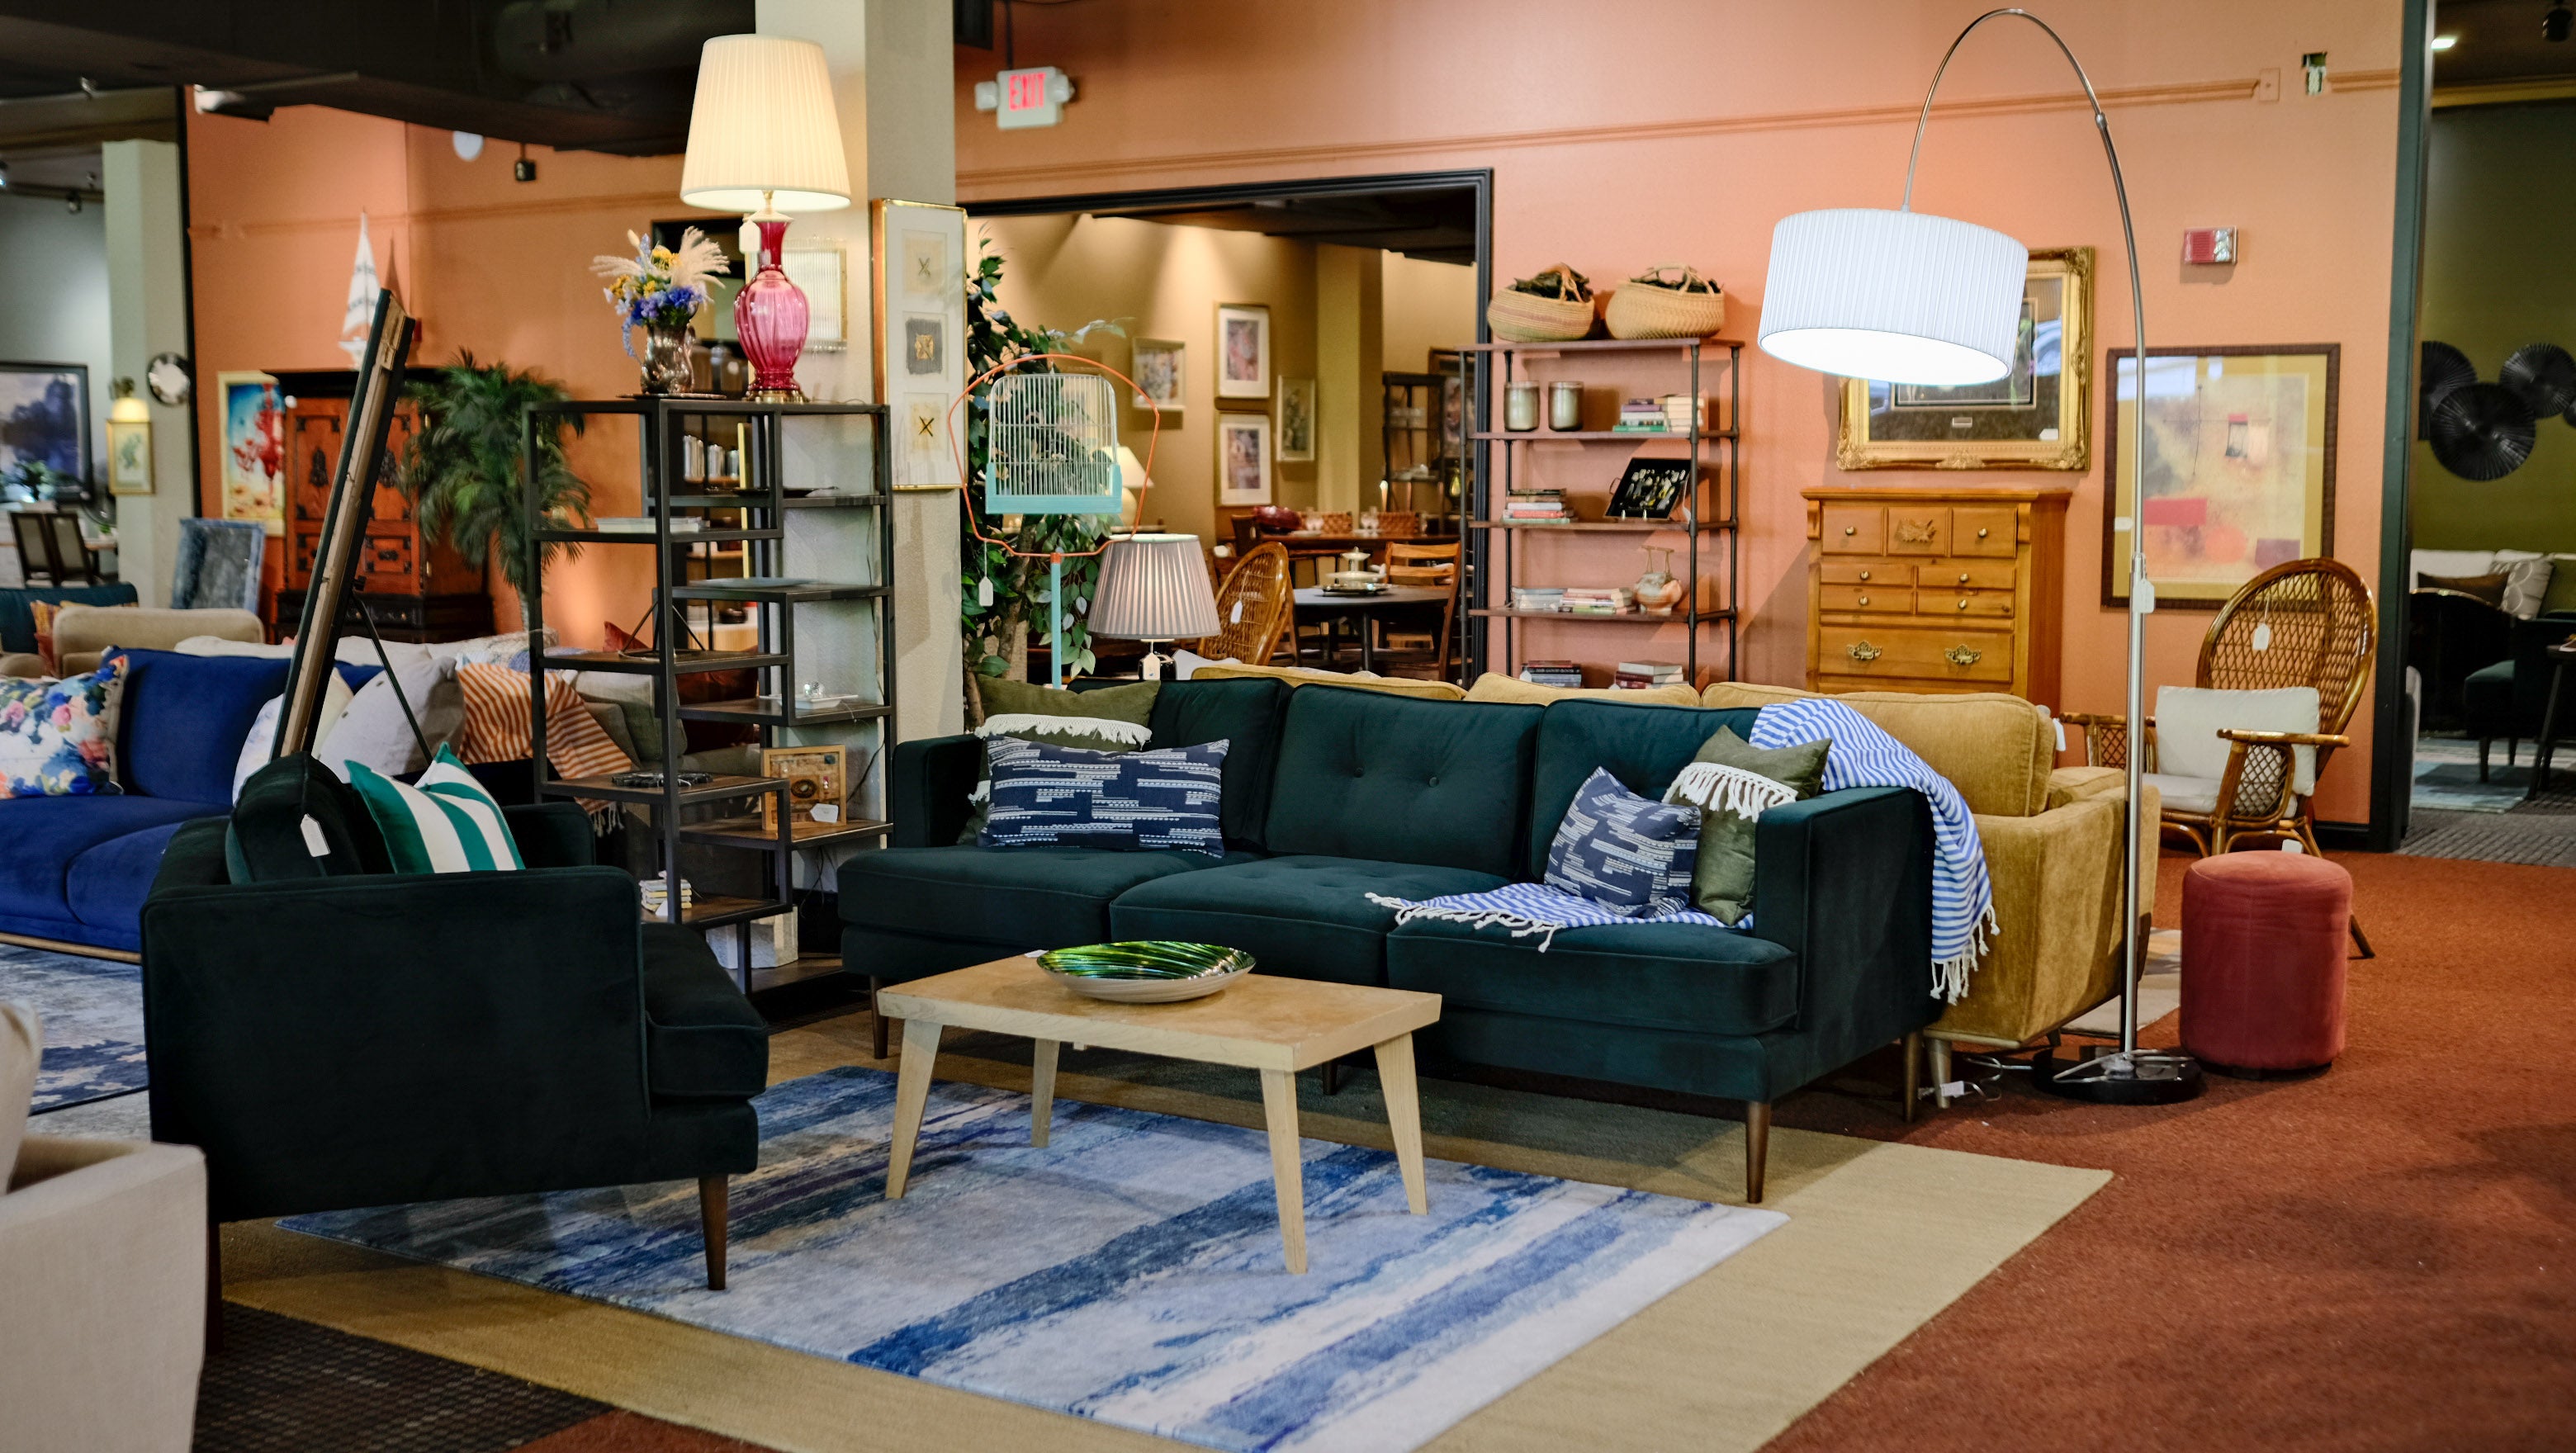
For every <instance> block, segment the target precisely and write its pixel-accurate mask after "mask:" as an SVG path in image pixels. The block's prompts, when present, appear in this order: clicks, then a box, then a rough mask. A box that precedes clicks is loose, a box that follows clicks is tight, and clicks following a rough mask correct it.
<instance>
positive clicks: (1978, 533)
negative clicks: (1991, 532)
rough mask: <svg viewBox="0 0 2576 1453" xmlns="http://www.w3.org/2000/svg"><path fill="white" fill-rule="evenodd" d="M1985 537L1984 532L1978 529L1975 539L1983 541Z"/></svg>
mask: <svg viewBox="0 0 2576 1453" xmlns="http://www.w3.org/2000/svg"><path fill="white" fill-rule="evenodd" d="M1985 537H1986V532H1985V531H1984V530H1983V529H1982V528H1980V529H1979V530H1978V531H1977V538H1978V539H1980V540H1982V539H1984V538H1985Z"/></svg>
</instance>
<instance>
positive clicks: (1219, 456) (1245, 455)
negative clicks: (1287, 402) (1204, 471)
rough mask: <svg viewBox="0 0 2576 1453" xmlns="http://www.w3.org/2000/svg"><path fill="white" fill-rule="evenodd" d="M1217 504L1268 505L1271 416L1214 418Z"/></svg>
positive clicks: (1220, 415)
mask: <svg viewBox="0 0 2576 1453" xmlns="http://www.w3.org/2000/svg"><path fill="white" fill-rule="evenodd" d="M1216 502H1217V503H1218V504H1219V505H1224V506H1229V507H1231V506H1240V505H1266V504H1268V503H1270V416H1269V415H1268V414H1247V413H1227V414H1219V415H1217V419H1216Z"/></svg>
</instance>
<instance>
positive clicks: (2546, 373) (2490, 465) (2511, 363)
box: [2415, 341, 2576, 481]
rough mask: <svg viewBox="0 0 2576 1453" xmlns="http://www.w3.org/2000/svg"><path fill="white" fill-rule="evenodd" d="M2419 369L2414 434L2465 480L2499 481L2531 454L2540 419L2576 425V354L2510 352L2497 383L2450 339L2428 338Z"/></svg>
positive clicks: (2531, 347)
mask: <svg viewBox="0 0 2576 1453" xmlns="http://www.w3.org/2000/svg"><path fill="white" fill-rule="evenodd" d="M2421 359H2422V363H2421V366H2420V367H2419V368H2418V369H2417V371H2416V372H2417V381H2416V389H2417V404H2416V413H2415V418H2416V437H2417V438H2419V439H2424V440H2427V441H2429V442H2430V443H2431V444H2432V446H2433V457H2434V458H2435V459H2436V460H2439V461H2440V462H2441V465H2442V467H2443V468H2444V469H2447V470H2449V471H2450V472H2451V473H2453V474H2456V475H2458V476H2459V477H2460V478H2462V479H2474V480H2479V481H2487V480H2496V479H2502V478H2504V477H2505V476H2506V475H2508V474H2511V473H2513V472H2514V471H2515V470H2517V469H2520V468H2521V467H2522V466H2523V463H2524V461H2526V460H2528V459H2530V458H2531V450H2532V446H2533V445H2534V444H2535V443H2536V442H2537V441H2538V434H2539V427H2540V421H2541V420H2542V419H2545V418H2548V417H2550V416H2552V415H2555V416H2557V417H2559V418H2561V419H2564V420H2566V421H2567V423H2569V424H2570V425H2576V355H2570V354H2569V353H2568V351H2567V350H2566V349H2564V348H2561V347H2559V346H2558V345H2557V344H2555V343H2532V344H2526V345H2524V346H2523V347H2521V348H2517V349H2515V350H2514V353H2513V356H2512V357H2510V358H2508V359H2506V360H2505V362H2504V367H2503V368H2502V369H2501V370H2499V372H2498V375H2497V381H2496V382H2494V383H2481V382H2479V381H2478V371H2477V366H2476V365H2475V364H2473V363H2471V362H2470V361H2469V358H2468V355H2467V354H2464V353H2462V352H2461V351H2460V350H2458V349H2457V348H2454V347H2452V346H2451V345H2450V344H2448V343H2437V342H2430V341H2428V342H2426V343H2425V344H2424V345H2423V349H2422V353H2421Z"/></svg>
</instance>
